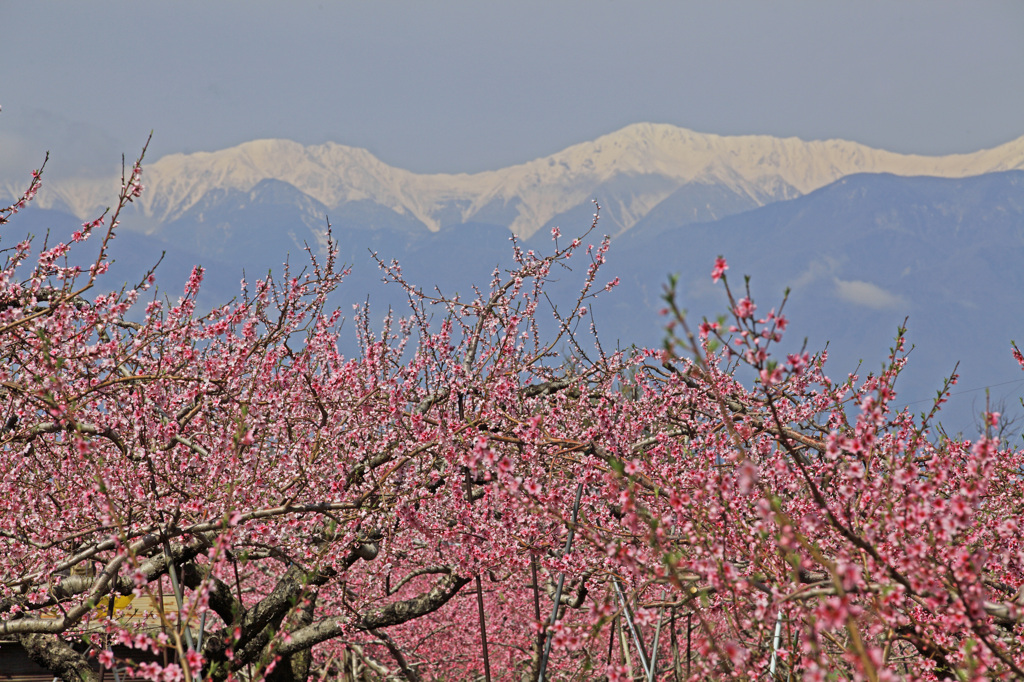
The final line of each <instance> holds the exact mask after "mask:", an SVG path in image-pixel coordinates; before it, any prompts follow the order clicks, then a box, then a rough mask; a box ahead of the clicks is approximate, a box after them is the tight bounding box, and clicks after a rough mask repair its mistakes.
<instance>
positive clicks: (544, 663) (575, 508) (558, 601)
mask: <svg viewBox="0 0 1024 682" xmlns="http://www.w3.org/2000/svg"><path fill="white" fill-rule="evenodd" d="M582 497H583V482H582V481H580V484H579V485H578V486H576V501H575V502H573V503H572V523H571V524H569V537H568V538H566V540H565V551H564V552H563V553H562V556H567V555H568V554H569V552H571V551H572V538H573V535H575V534H576V520H577V517H578V516H579V511H580V499H581V498H582ZM564 584H565V573H562V574H560V575H559V576H558V587H557V588H556V589H555V608H554V609H552V611H551V622H550V623H549V624H548V627H554V625H555V622H556V621H557V620H558V609H559V608H560V607H561V606H562V586H563V585H564ZM550 654H551V631H550V630H549V631H548V633H547V637H546V639H545V641H544V655H543V656H542V657H541V659H540V674H539V675H537V682H544V674H545V673H546V672H547V669H548V656H549V655H550Z"/></svg>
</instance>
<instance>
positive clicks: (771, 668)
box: [768, 609, 782, 677]
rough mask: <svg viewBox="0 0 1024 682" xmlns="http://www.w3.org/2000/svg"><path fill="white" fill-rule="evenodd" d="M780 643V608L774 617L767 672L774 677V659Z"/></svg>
mask: <svg viewBox="0 0 1024 682" xmlns="http://www.w3.org/2000/svg"><path fill="white" fill-rule="evenodd" d="M781 644H782V609H779V615H778V617H777V618H776V619H775V637H774V638H773V639H772V662H771V665H770V666H769V667H768V674H769V675H771V676H772V677H775V660H776V658H777V657H778V653H779V646H780V645H781Z"/></svg>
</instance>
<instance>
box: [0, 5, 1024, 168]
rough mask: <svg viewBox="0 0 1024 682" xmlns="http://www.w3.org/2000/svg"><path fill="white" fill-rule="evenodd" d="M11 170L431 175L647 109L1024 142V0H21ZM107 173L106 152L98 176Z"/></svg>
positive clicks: (970, 145)
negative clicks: (204, 164) (313, 155)
mask: <svg viewBox="0 0 1024 682" xmlns="http://www.w3.org/2000/svg"><path fill="white" fill-rule="evenodd" d="M0 23H2V25H3V27H4V28H3V35H2V37H0V105H2V106H3V111H2V113H0V174H2V175H8V174H9V173H10V172H12V171H15V170H16V171H17V172H19V173H20V172H23V171H24V169H25V168H26V166H27V167H34V166H35V165H38V159H39V158H40V156H41V153H42V151H43V150H45V149H50V150H51V151H52V152H53V154H54V157H55V158H54V161H53V163H52V166H51V171H55V172H57V173H62V172H68V171H70V170H72V169H77V168H91V169H93V170H96V171H98V170H104V171H106V170H109V168H110V165H111V164H112V163H113V162H114V161H115V160H117V159H119V157H120V154H121V152H126V153H128V154H129V155H131V154H133V153H134V152H135V151H136V150H137V149H138V147H139V145H141V143H142V141H143V140H144V138H145V136H146V135H147V134H148V132H149V130H150V129H153V130H154V131H155V136H154V141H153V146H152V156H151V158H156V157H158V156H160V155H162V154H165V153H170V152H178V151H182V152H192V151H199V150H213V149H219V148H223V147H227V146H231V145H234V144H237V143H240V142H243V141H245V140H249V139H254V138H259V137H282V138H291V139H294V140H298V141H299V142H303V143H319V142H324V141H327V140H333V141H336V142H339V143H343V144H349V145H353V146H359V147H366V148H368V149H369V150H370V151H372V152H373V153H374V154H376V155H377V156H379V157H380V158H381V159H382V160H384V161H385V162H387V163H390V164H393V165H397V166H402V167H405V168H409V169H412V170H416V171H451V172H454V171H478V170H484V169H489V168H498V167H501V166H504V165H508V164H511V163H516V162H522V161H527V160H529V159H532V158H536V157H538V156H542V155H545V154H548V153H551V152H554V151H557V150H559V149H561V148H563V147H566V146H568V145H570V144H573V143H576V142H580V141H583V140H587V139H592V138H594V137H596V136H598V135H601V134H604V133H608V132H611V131H612V130H615V129H617V128H619V127H621V126H624V125H627V124H629V123H634V122H638V121H655V122H665V123H673V124H676V125H681V126H684V127H688V128H692V129H694V130H698V131H701V132H713V133H720V134H741V133H768V134H773V135H781V136H789V135H796V136H799V137H802V138H805V139H815V138H829V137H841V138H846V139H851V140H855V141H858V142H862V143H866V144H869V145H872V146H877V147H883V148H887V149H892V150H895V151H901V152H918V153H928V154H940V153H948V152H957V151H972V150H975V149H980V148H983V147H990V146H994V145H997V144H1000V143H1002V142H1006V141H1008V140H1011V139H1014V138H1016V137H1019V136H1021V135H1024V2H1020V0H1006V1H1004V2H992V1H987V0H972V1H971V2H966V1H956V2H952V1H948V0H927V1H912V0H899V1H892V0H886V1H885V2H866V1H856V2H854V1H850V2H842V3H840V2H826V1H824V0H821V1H817V2H807V1H801V2H783V1H779V0H773V1H771V2H768V1H764V0H742V1H741V0H734V1H720V2H711V1H708V2H700V3H698V2H672V3H670V2H623V1H616V2H612V1H609V0H576V1H571V2H561V1H558V0H543V1H540V2H533V1H528V0H515V1H514V2H504V3H494V2H475V1H474V2H469V1H466V2H455V1H434V2H345V3H340V2H338V3H334V2H327V1H326V0H325V1H324V2H319V3H317V2H302V1H296V0H291V1H290V2H287V3H285V2H273V3H272V2H265V1H260V0H255V1H254V0H249V1H247V2H208V1H207V0H203V1H202V2H181V1H177V2H164V3H149V2H87V3H85V2H83V3H55V2H13V1H8V0H0ZM100 166H104V167H103V168H100Z"/></svg>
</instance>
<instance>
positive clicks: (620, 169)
mask: <svg viewBox="0 0 1024 682" xmlns="http://www.w3.org/2000/svg"><path fill="white" fill-rule="evenodd" d="M1021 168H1024V138H1020V139H1018V140H1015V141H1013V142H1009V143H1007V144H1004V145H1002V146H1000V147H996V148H994V149H990V150H983V151H979V152H975V153H972V154H959V155H950V156H941V157H925V156H913V155H901V154H894V153H891V152H886V151H881V150H876V149H871V148H869V147H865V146H863V145H859V144H856V143H853V142H846V141H842V140H827V141H812V142H805V141H802V140H799V139H797V138H787V139H780V138H774V137H769V136H757V135H750V136H737V137H723V136H718V135H706V134H700V133H695V132H693V131H690V130H686V129H684V128H678V127H675V126H671V125H663V124H651V123H639V124H634V125H630V126H627V127H626V128H623V129H621V130H619V131H616V132H614V133H611V134H609V135H605V136H603V137H600V138H598V139H596V140H593V141H591V142H584V143H581V144H577V145H574V146H572V147H569V148H567V149H564V150H562V151H560V152H557V153H555V154H552V155H550V156H547V157H544V158H541V159H536V160H534V161H530V162H528V163H524V164H519V165H516V166H510V167H508V168H503V169H500V170H495V171H487V172H483V173H475V174H456V175H450V174H433V175H429V174H415V173H412V172H410V171H406V170H402V169H399V168H394V167H392V166H388V165H387V164H385V163H383V162H382V161H380V160H379V159H377V158H376V157H374V156H373V155H372V154H370V153H369V152H368V151H366V150H364V149H356V148H353V147H346V146H343V145H339V144H334V143H327V144H323V145H313V146H308V147H307V146H302V145H300V144H298V143H295V142H290V141H287V140H256V141H253V142H247V143H245V144H242V145H239V146H237V147H233V148H231V149H225V150H221V151H218V152H203V153H197V154H189V155H183V154H175V155H171V156H167V157H164V158H162V159H160V160H158V161H156V162H154V163H152V164H149V165H148V166H146V169H145V173H144V180H145V183H146V185H147V192H146V193H145V194H144V195H143V197H142V199H141V200H140V202H139V207H140V212H141V216H140V217H142V218H145V219H146V220H145V221H144V222H145V225H146V226H147V229H148V231H157V230H159V229H160V228H161V226H163V225H166V224H168V223H171V222H173V221H176V220H179V219H181V218H182V217H183V216H185V214H186V213H187V212H188V211H189V210H190V209H192V208H193V207H194V206H196V205H197V204H198V203H199V202H201V201H203V199H204V197H208V196H209V195H210V192H212V191H215V190H222V191H228V190H235V191H238V192H249V191H251V190H252V189H253V188H254V187H255V186H257V185H258V184H259V183H260V182H262V181H264V180H268V179H270V180H279V181H281V182H284V183H287V184H289V185H291V186H292V187H294V188H295V189H296V190H297V191H298V192H300V193H302V194H304V195H306V196H307V197H308V198H309V200H312V201H315V202H319V203H320V204H322V205H323V206H324V207H325V208H326V209H327V210H328V211H332V212H333V211H336V210H338V209H340V208H343V207H345V206H347V205H349V204H352V203H353V202H363V206H364V207H367V206H370V205H372V206H374V207H375V210H374V211H373V213H375V214H377V215H379V216H381V218H380V219H381V220H384V221H385V222H392V221H395V220H398V221H401V222H412V223H419V224H421V225H423V226H425V228H426V229H428V230H430V231H435V232H436V231H438V230H440V229H442V228H443V227H449V226H454V225H460V224H467V223H480V224H489V225H498V226H501V227H505V228H508V229H510V230H512V232H514V233H515V234H518V235H520V236H523V237H529V236H530V235H532V234H534V233H536V232H538V231H539V230H541V229H543V228H545V227H548V226H550V225H552V224H553V223H554V222H556V221H558V220H559V219H560V218H561V217H567V216H576V215H577V214H581V212H582V214H584V215H586V214H589V213H590V208H589V202H590V200H591V199H592V198H596V199H598V201H600V202H601V203H602V204H604V206H605V212H604V216H605V220H606V223H607V224H608V225H609V226H610V231H611V232H613V233H616V234H618V233H622V232H625V231H627V230H630V229H631V228H633V227H634V226H636V225H637V224H640V223H641V222H643V221H644V220H645V219H646V218H647V217H648V216H650V215H651V214H652V212H655V211H657V210H658V207H659V206H660V205H661V204H662V203H664V202H666V201H668V202H670V203H669V204H668V205H667V206H666V207H665V208H664V209H662V211H661V212H660V213H661V214H665V213H668V212H671V213H673V214H675V215H677V216H692V217H693V219H695V220H699V219H706V218H708V217H722V216H724V215H727V214H730V213H733V212H735V211H737V210H744V209H747V208H750V207H754V206H762V205H765V204H767V203H771V202H773V201H777V200H780V199H788V198H792V197H794V196H799V195H801V194H806V193H807V192H810V191H813V190H815V189H818V188H820V187H823V186H825V185H827V184H829V183H832V182H834V181H835V180H837V179H839V178H841V177H844V176H847V175H850V174H854V173H861V172H870V173H879V172H887V173H894V174H897V175H907V176H910V175H932V176H939V177H964V176H970V175H979V174H984V173H991V172H996V171H1003V170H1013V169H1021ZM117 186H118V183H117V181H116V180H114V179H110V180H107V181H99V180H95V179H89V180H82V181H74V182H70V181H69V182H64V183H60V184H58V185H55V186H53V187H46V188H45V189H44V192H43V193H41V194H40V198H39V201H40V205H41V206H43V207H54V208H62V209H64V210H67V211H69V212H71V213H74V214H75V215H77V216H79V217H80V218H83V219H84V218H86V217H88V216H90V215H92V214H94V213H96V212H97V211H98V210H99V209H101V207H102V206H105V205H106V204H107V203H109V201H110V197H111V196H112V193H113V192H114V191H116V189H117ZM5 190H6V192H7V193H9V194H11V195H14V194H15V193H16V191H17V186H15V185H12V184H11V183H7V185H6V186H5ZM691 195H692V196H691ZM716 195H721V196H720V198H721V199H722V203H721V204H716V203H714V202H713V201H711V199H712V198H714V197H715V196H716ZM364 212H365V211H364ZM564 227H567V226H566V225H563V228H564Z"/></svg>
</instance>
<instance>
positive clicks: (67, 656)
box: [15, 634, 100, 682]
mask: <svg viewBox="0 0 1024 682" xmlns="http://www.w3.org/2000/svg"><path fill="white" fill-rule="evenodd" d="M15 639H16V640H17V641H18V643H19V644H21V646H22V647H23V648H24V649H25V652H26V653H27V654H28V657H29V658H31V659H32V660H33V661H35V662H36V663H38V664H39V665H41V666H43V667H44V668H47V669H48V670H50V671H51V672H52V673H53V674H54V675H57V676H59V677H60V678H61V679H62V680H64V682H99V679H100V677H99V673H98V672H97V671H95V670H93V669H92V668H91V667H90V666H89V661H88V660H87V659H86V657H85V656H83V655H82V654H80V653H78V652H77V651H75V650H74V649H72V648H71V646H70V645H69V644H67V642H65V641H64V640H62V639H60V638H59V637H55V636H54V635H40V634H29V635H17V636H16V637H15Z"/></svg>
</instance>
